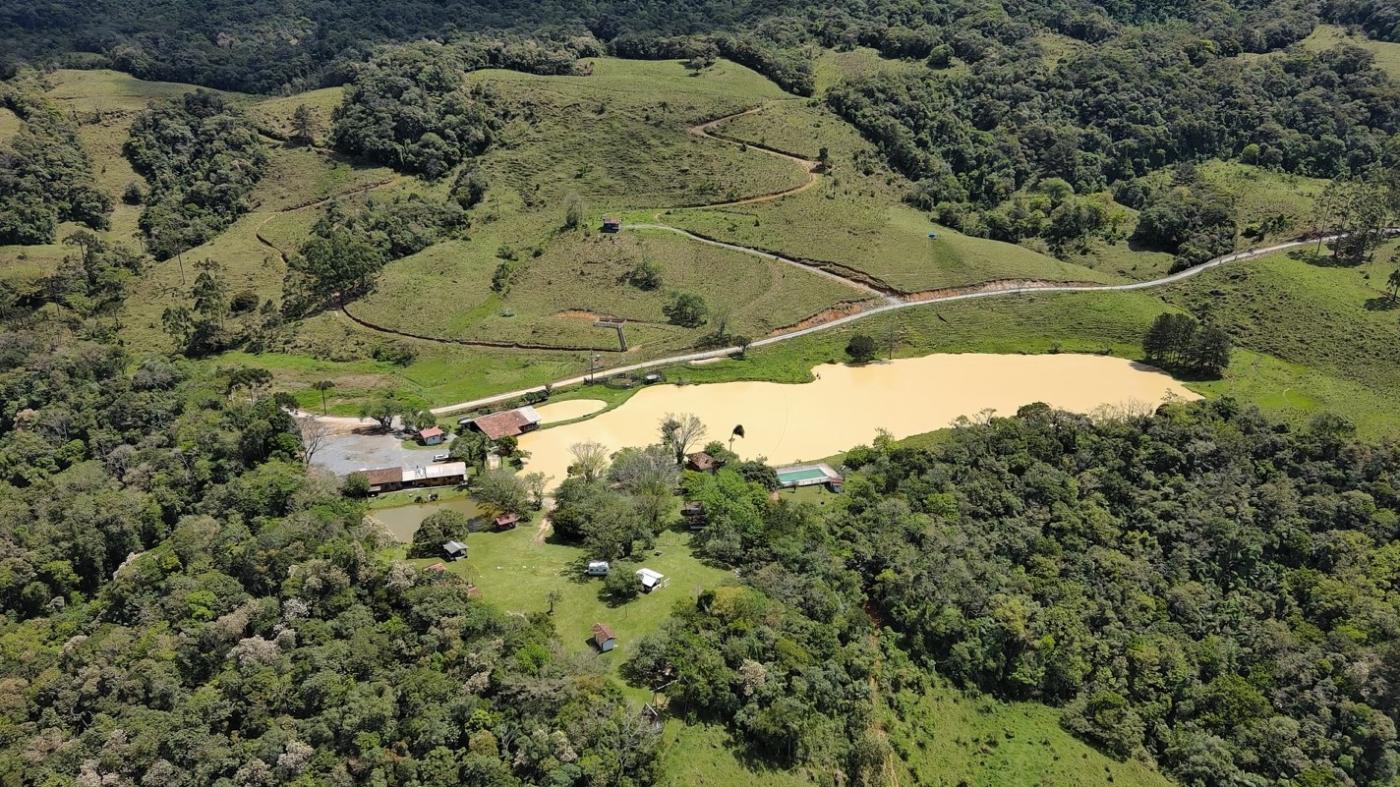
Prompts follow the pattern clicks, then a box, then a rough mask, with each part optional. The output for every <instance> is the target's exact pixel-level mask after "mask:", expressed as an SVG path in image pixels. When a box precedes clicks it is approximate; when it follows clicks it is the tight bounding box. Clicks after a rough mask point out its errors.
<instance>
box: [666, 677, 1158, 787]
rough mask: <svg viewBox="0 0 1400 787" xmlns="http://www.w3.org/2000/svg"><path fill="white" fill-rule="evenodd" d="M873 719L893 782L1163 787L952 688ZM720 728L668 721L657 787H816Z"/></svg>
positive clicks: (1053, 715)
mask: <svg viewBox="0 0 1400 787" xmlns="http://www.w3.org/2000/svg"><path fill="white" fill-rule="evenodd" d="M893 704H894V705H895V709H886V708H882V709H881V710H880V721H881V725H882V726H883V727H884V729H885V731H886V734H887V737H888V740H889V742H890V745H891V747H892V748H893V749H894V751H895V755H896V759H895V760H894V766H895V770H896V772H895V773H891V774H890V775H892V776H896V775H897V776H898V778H899V782H900V783H901V784H921V785H947V787H953V785H979V786H980V785H985V786H986V787H1017V786H1019V785H1025V787H1081V785H1108V784H1114V785H1132V787H1153V786H1156V785H1161V787H1166V785H1169V784H1171V782H1170V781H1169V780H1168V779H1167V778H1165V777H1164V776H1162V775H1161V774H1160V773H1158V772H1157V771H1156V770H1154V769H1153V768H1151V767H1150V766H1148V765H1146V764H1143V763H1141V762H1136V761H1127V762H1118V761H1116V760H1113V759H1111V758H1109V757H1107V756H1105V755H1103V754H1101V753H1100V752H1098V751H1096V750H1095V749H1093V748H1092V747H1090V746H1088V745H1087V744H1085V743H1083V742H1082V741H1080V740H1078V739H1076V738H1075V737H1074V736H1072V735H1070V734H1069V733H1068V732H1066V731H1065V730H1064V729H1062V728H1061V727H1060V725H1059V718H1060V712H1059V710H1057V709H1055V708H1051V707H1048V706H1045V705H1040V704H1036V703H1030V702H1014V703H1009V702H998V701H996V700H993V699H990V698H985V697H971V696H968V695H965V694H963V693H961V692H958V691H956V690H953V689H935V690H933V691H932V692H930V693H928V694H926V695H922V696H916V695H914V694H912V693H911V692H908V691H904V692H901V693H900V694H898V695H896V696H895V697H894V703H893ZM741 752H742V748H741V747H740V746H739V744H737V742H736V741H734V740H733V738H732V736H731V735H730V734H729V732H728V730H726V729H725V728H724V727H722V726H719V725H715V724H706V723H695V724H685V723H683V722H681V721H680V720H677V719H670V720H668V721H667V723H666V727H665V729H664V731H663V734H662V748H661V761H660V769H661V779H660V782H659V783H660V784H662V785H675V787H681V785H687V786H688V785H716V786H718V785H735V784H764V785H775V786H776V787H798V786H800V785H815V784H822V783H824V782H823V780H822V779H821V777H820V776H819V775H812V774H807V773H805V772H802V771H799V770H781V769H776V768H771V767H767V766H765V765H763V764H762V763H761V762H760V761H755V760H749V759H746V758H744V757H743V756H742V754H741Z"/></svg>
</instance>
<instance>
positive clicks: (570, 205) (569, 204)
mask: <svg viewBox="0 0 1400 787" xmlns="http://www.w3.org/2000/svg"><path fill="white" fill-rule="evenodd" d="M581 226H583V197H580V196H579V195H578V194H577V193H575V192H570V193H569V196H567V197H565V198H564V229H566V230H576V229H578V228H579V227H581Z"/></svg>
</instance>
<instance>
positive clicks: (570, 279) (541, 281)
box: [354, 232, 866, 354]
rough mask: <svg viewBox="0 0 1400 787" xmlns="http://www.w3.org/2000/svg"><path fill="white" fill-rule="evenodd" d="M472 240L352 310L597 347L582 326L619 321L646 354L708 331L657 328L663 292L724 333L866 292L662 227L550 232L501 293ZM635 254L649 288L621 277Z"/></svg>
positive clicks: (606, 341) (418, 323)
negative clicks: (695, 305)
mask: <svg viewBox="0 0 1400 787" xmlns="http://www.w3.org/2000/svg"><path fill="white" fill-rule="evenodd" d="M480 245H481V242H480V241H475V240H474V241H472V242H471V243H466V242H453V243H447V244H439V245H437V246H434V247H433V248H431V249H429V250H427V251H424V252H422V253H420V254H417V255H414V256H413V257H410V258H407V259H405V260H402V261H400V262H399V263H397V264H395V266H394V268H393V271H392V273H391V274H390V275H389V276H387V277H386V281H385V283H384V285H382V286H381V287H380V288H379V290H378V292H377V293H376V294H375V295H374V296H372V297H371V298H369V299H367V300H366V301H364V302H362V303H360V304H357V306H356V307H354V310H355V313H356V314H357V315H360V316H363V317H365V318H366V319H369V320H372V321H374V322H376V323H378V324H382V325H386V326H391V327H396V328H399V327H402V329H403V330H413V331H415V332H419V333H425V334H427V335H433V336H445V337H452V338H479V339H487V338H489V339H496V340H504V341H521V342H541V343H550V344H561V345H573V346H595V345H598V346H604V347H615V346H616V334H615V333H614V332H613V331H612V330H610V329H601V328H595V327H593V323H594V322H595V321H596V320H598V319H599V318H603V317H608V318H619V319H623V320H626V321H627V327H626V332H627V336H628V341H629V345H630V346H632V347H633V348H634V349H637V350H643V351H646V352H649V353H653V354H654V353H655V352H656V351H659V350H661V349H665V348H680V347H685V346H689V345H691V344H693V343H694V342H695V341H696V340H697V339H698V338H699V337H700V336H701V335H703V334H705V333H708V332H710V331H712V330H713V329H714V326H713V323H711V324H707V325H705V326H701V327H700V328H693V329H687V328H680V327H677V326H673V325H669V324H667V322H666V316H665V315H664V314H663V312H662V307H663V306H664V305H665V303H666V302H667V300H668V298H669V294H670V293H671V292H673V291H682V292H691V293H698V294H701V295H703V297H704V298H705V300H706V302H707V304H708V306H709V308H710V310H711V314H712V317H713V318H715V319H718V317H719V316H720V315H727V317H728V325H729V330H730V331H731V332H733V333H738V334H742V335H747V336H751V337H761V336H766V335H768V334H769V333H771V332H773V331H775V330H777V329H779V328H782V327H785V326H788V325H791V324H793V323H796V322H799V321H801V320H803V319H806V318H807V317H810V316H812V315H813V314H815V313H817V312H820V311H822V310H823V309H826V308H828V307H831V306H834V305H836V304H837V303H839V302H841V301H843V300H860V299H863V298H864V297H866V296H865V294H864V293H862V292H860V291H858V290H855V289H853V288H850V287H847V286H845V285H843V284H841V283H839V282H835V281H831V280H829V279H827V278H824V277H821V276H818V275H816V274H813V273H810V272H807V271H803V270H801V269H798V268H795V267H793V266H790V265H784V264H781V263H777V262H772V261H769V260H764V259H761V258H758V257H755V256H753V255H749V254H743V253H740V252H735V251H729V250H726V249H719V248H715V247H712V246H708V245H705V244H700V243H695V242H693V241H690V240H687V239H685V238H682V237H680V236H677V235H674V234H670V233H665V232H645V233H642V232H627V233H624V234H622V235H597V234H592V233H582V232H573V233H567V234H564V235H561V236H559V237H558V238H557V239H556V240H555V241H554V242H552V243H551V244H549V245H548V246H547V247H546V248H545V249H544V251H543V253H542V254H541V255H540V256H539V257H533V256H531V255H529V254H522V255H520V256H519V259H518V260H517V261H516V263H515V264H516V265H517V266H519V267H518V271H519V272H518V274H517V275H516V278H515V282H514V284H513V285H512V286H511V288H510V290H509V292H508V293H507V294H506V295H504V296H501V295H497V294H495V293H493V292H492V291H491V290H490V279H491V275H492V273H493V271H494V270H495V266H496V263H497V260H495V259H491V260H488V261H482V260H480V259H477V258H474V257H473V256H472V254H471V252H470V251H468V247H471V246H480ZM479 251H480V250H479V249H478V250H477V252H478V253H477V255H476V256H477V257H479V256H480V253H479ZM643 260H646V261H649V262H651V263H652V264H653V265H655V266H656V268H657V269H658V270H659V272H660V276H661V282H662V283H661V286H660V287H659V288H657V289H655V290H651V291H646V290H642V289H639V288H637V287H636V286H633V285H631V284H629V283H628V281H627V278H628V275H629V273H630V272H631V271H632V270H634V269H635V268H636V267H637V266H638V265H639V264H640V263H641V262H642V261H643ZM444 293H446V295H444ZM415 303H416V304H419V305H420V307H421V305H423V304H431V306H429V307H428V308H414V307H413V305H414V304H415Z"/></svg>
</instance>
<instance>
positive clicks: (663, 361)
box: [432, 235, 1342, 415]
mask: <svg viewBox="0 0 1400 787" xmlns="http://www.w3.org/2000/svg"><path fill="white" fill-rule="evenodd" d="M1340 237H1342V236H1340V235H1329V236H1326V237H1324V238H1323V239H1322V240H1323V242H1330V241H1334V240H1338V239H1339V238H1340ZM1317 240H1318V239H1317V238H1308V239H1303V240H1295V241H1289V242H1287V243H1279V244H1275V245H1273V246H1264V247H1262V248H1257V249H1248V250H1245V251H1238V252H1235V253H1233V254H1226V255H1224V256H1221V257H1216V258H1215V259H1213V260H1210V261H1209V262H1205V263H1202V264H1200V265H1197V266H1196V267H1194V268H1187V269H1186V270H1183V271H1180V272H1178V273H1173V274H1171V275H1170V276H1163V277H1162V278H1160V279H1151V280H1149V281H1137V282H1132V283H1129V284H1049V285H1044V286H1041V285H1039V284H1037V285H1036V286H1030V285H1027V286H1021V287H1001V288H998V289H985V290H982V289H976V288H970V289H969V290H968V291H966V292H960V293H956V294H952V295H944V296H935V297H932V298H926V299H924V300H917V301H915V300H901V299H897V300H896V302H894V303H886V304H883V305H880V306H874V307H872V308H869V309H866V310H865V311H862V312H857V313H856V314H851V315H848V316H845V317H840V318H837V319H834V320H831V321H830V322H824V323H821V324H819V325H813V326H811V327H808V328H802V329H800V330H795V331H790V332H788V333H783V334H778V335H776V336H769V337H767V338H765V339H758V340H757V341H754V342H753V343H751V344H750V345H749V347H750V348H756V347H766V346H768V345H770V344H777V343H779V342H787V341H792V340H793V339H797V338H800V337H803V336H810V335H811V334H814V333H820V332H821V331H829V330H831V329H833V328H838V327H840V326H842V325H849V324H851V323H853V322H858V321H860V320H865V319H868V318H870V317H874V316H875V315H877V314H887V313H889V312H893V311H899V310H900V309H913V308H916V307H921V306H929V305H932V304H937V303H952V302H954V301H969V300H974V299H978V298H997V297H1003V296H1008V295H1025V294H1030V293H1055V292H1125V291H1129V290H1146V289H1150V288H1152V287H1163V286H1166V285H1169V284H1174V283H1176V282H1179V281H1183V280H1185V279H1189V278H1191V277H1193V276H1199V275H1200V274H1202V273H1205V272H1206V271H1208V270H1211V269H1212V268H1218V267H1220V266H1222V265H1228V264H1230V263H1233V262H1243V261H1245V260H1252V259H1257V258H1259V257H1264V256H1267V255H1269V254H1275V253H1277V252H1280V251H1287V250H1289V249H1296V248H1299V247H1302V246H1310V245H1313V244H1315V243H1317ZM741 349H743V348H740V347H737V346H736V347H722V348H720V349H717V350H704V351H701V352H694V353H686V354H684V355H673V356H670V357H668V358H657V359H655V360H651V361H644V362H642V363H634V364H629V365H627V366H617V367H614V368H612V369H604V370H600V371H598V372H596V373H594V374H591V375H579V376H577V377H569V378H566V379H563V380H556V381H555V382H553V383H551V384H550V387H552V388H562V387H566V386H570V385H582V384H583V383H585V382H588V381H589V380H590V379H602V378H606V377H612V376H614V375H619V374H627V373H630V372H638V371H643V370H647V369H655V368H657V367H661V366H673V365H675V364H681V363H690V362H692V361H703V360H707V359H710V358H726V357H728V356H731V355H735V354H737V353H739V352H740V350H741ZM544 389H545V386H543V385H537V386H534V387H532V388H522V389H520V390H518V391H510V392H508V393H503V394H497V395H495V396H487V397H483V398H481V399H473V400H471V401H467V402H458V403H456V404H450V405H446V406H443V407H435V408H433V411H432V412H433V413H434V414H435V415H447V414H449V413H455V412H460V411H462V410H474V409H476V408H478V407H486V406H489V405H493V404H500V403H502V402H508V401H511V400H513V399H518V398H520V397H522V396H524V395H525V394H527V393H533V392H536V391H543V390H544Z"/></svg>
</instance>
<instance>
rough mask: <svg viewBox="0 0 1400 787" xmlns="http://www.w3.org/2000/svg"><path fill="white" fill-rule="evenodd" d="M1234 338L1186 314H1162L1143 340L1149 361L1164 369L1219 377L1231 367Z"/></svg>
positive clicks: (1143, 348)
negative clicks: (1232, 341) (1231, 350)
mask: <svg viewBox="0 0 1400 787" xmlns="http://www.w3.org/2000/svg"><path fill="white" fill-rule="evenodd" d="M1230 346H1231V342H1230V336H1229V334H1227V333H1225V331H1224V330H1222V329H1221V328H1219V327H1218V326H1215V325H1204V326H1203V325H1200V324H1199V323H1197V322H1196V320H1195V319H1194V318H1192V317H1190V316H1188V315H1185V314H1170V313H1168V314H1162V315H1159V316H1158V317H1157V319H1155V320H1153V321H1152V326H1151V327H1150V328H1148V329H1147V335H1146V336H1144V337H1143V340H1142V351H1143V353H1144V354H1145V355H1146V356H1147V360H1148V361H1149V362H1151V363H1154V364H1157V365H1158V366H1161V367H1162V368H1164V369H1172V370H1175V371H1178V372H1185V373H1188V374H1192V375H1201V376H1205V377H1219V376H1220V375H1222V374H1223V373H1224V372H1225V369H1226V368H1227V367H1229V365H1230Z"/></svg>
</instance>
